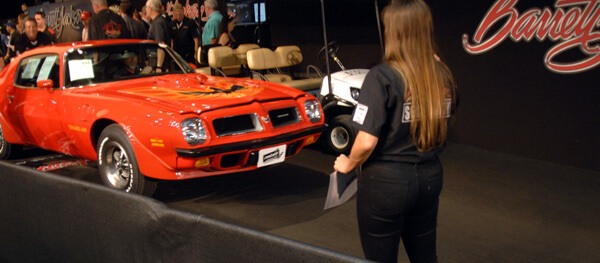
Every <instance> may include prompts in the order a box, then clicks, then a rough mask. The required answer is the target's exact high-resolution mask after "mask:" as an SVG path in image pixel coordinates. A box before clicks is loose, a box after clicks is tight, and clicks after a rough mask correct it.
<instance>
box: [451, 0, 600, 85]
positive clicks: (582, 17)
mask: <svg viewBox="0 0 600 263" xmlns="http://www.w3.org/2000/svg"><path fill="white" fill-rule="evenodd" d="M518 2H519V0H497V1H496V2H495V4H494V5H493V6H492V7H491V8H490V10H489V11H488V12H487V14H486V15H485V17H484V18H483V20H481V23H480V24H479V27H478V28H477V31H476V32H475V34H474V35H473V38H472V39H471V40H470V39H469V35H468V34H463V38H462V45H463V47H464V49H465V50H466V51H467V52H468V53H470V54H481V53H485V52H488V51H490V50H492V49H493V48H494V47H496V46H498V45H499V44H500V43H502V42H503V41H504V40H506V39H507V38H510V39H511V40H512V41H514V42H519V41H522V40H523V41H527V42H529V41H531V40H533V39H534V38H535V39H537V40H538V41H540V42H541V41H553V42H556V44H555V45H554V46H552V47H551V48H550V49H549V50H548V51H547V52H546V55H545V58H544V63H545V65H546V67H547V68H548V69H549V70H551V71H553V72H556V73H563V74H569V73H579V72H583V71H587V70H590V69H592V68H594V67H597V66H598V65H600V30H598V29H599V28H600V0H556V2H555V4H554V9H551V8H549V7H544V8H531V9H529V10H526V11H524V12H519V10H517V8H516V7H515V6H516V5H517V3H518ZM567 53H568V54H569V55H572V54H576V56H561V55H564V54H567ZM565 57H569V59H565Z"/></svg>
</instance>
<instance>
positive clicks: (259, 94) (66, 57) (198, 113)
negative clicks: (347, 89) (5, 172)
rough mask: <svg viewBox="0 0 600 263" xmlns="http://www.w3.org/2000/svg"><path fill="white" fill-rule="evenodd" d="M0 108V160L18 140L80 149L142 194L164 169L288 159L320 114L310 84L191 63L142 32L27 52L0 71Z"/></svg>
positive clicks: (182, 175) (109, 177) (177, 171)
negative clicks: (217, 71) (224, 72)
mask: <svg viewBox="0 0 600 263" xmlns="http://www.w3.org/2000/svg"><path fill="white" fill-rule="evenodd" d="M161 57H164V58H163V59H162V60H163V64H162V67H158V68H162V70H157V67H156V64H157V60H158V59H159V58H161ZM159 71H160V72H159ZM0 107H1V110H0V159H9V158H11V157H14V156H15V154H17V153H19V152H20V151H21V150H22V149H23V147H24V146H33V147H39V148H43V149H46V150H50V151H54V152H58V153H62V154H66V155H70V156H75V157H81V158H84V159H88V160H91V161H95V162H97V165H98V171H99V175H100V177H101V179H102V182H103V183H104V184H105V185H107V186H109V187H112V188H116V189H120V190H123V191H126V192H132V193H137V194H143V195H152V194H153V193H154V191H155V189H156V186H157V182H158V181H160V180H182V179H189V178H197V177H204V176H213V175H221V174H227V173H234V172H242V171H249V170H254V169H257V168H260V167H263V166H268V165H271V164H275V163H279V162H283V161H284V159H285V158H286V157H289V156H292V155H294V154H296V153H298V152H299V151H300V150H301V149H302V148H303V147H304V146H306V145H308V144H311V143H314V142H315V141H316V140H317V139H318V136H319V135H320V133H321V131H322V128H323V125H324V117H323V112H322V108H321V105H320V104H319V102H318V100H317V99H316V98H315V97H314V96H312V95H309V94H307V93H305V92H302V91H299V90H297V89H293V88H290V87H287V86H283V85H279V84H275V83H268V82H264V81H260V80H252V79H244V78H224V77H214V76H207V75H204V74H200V73H196V72H195V71H194V68H193V67H192V66H190V65H188V64H187V63H186V62H185V61H184V60H183V59H182V58H181V57H180V56H179V55H178V54H177V53H176V52H174V51H173V50H172V49H170V48H169V47H167V46H164V45H159V44H157V43H155V42H152V41H139V40H107V41H95V42H76V43H65V44H59V45H54V46H46V47H39V48H36V49H33V50H31V51H28V52H25V53H24V54H22V55H20V56H18V57H16V58H15V59H14V60H13V61H12V62H11V63H10V64H9V65H8V66H7V67H6V68H5V69H4V70H3V71H2V72H0Z"/></svg>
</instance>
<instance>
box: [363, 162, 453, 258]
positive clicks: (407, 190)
mask: <svg viewBox="0 0 600 263" xmlns="http://www.w3.org/2000/svg"><path fill="white" fill-rule="evenodd" d="M442 184H443V170H442V165H441V163H440V162H439V160H438V159H436V160H434V161H430V162H427V163H423V164H407V163H397V162H369V163H366V164H365V165H364V166H363V170H362V174H361V175H360V176H359V180H358V192H357V197H356V198H357V199H356V208H357V209H356V210H357V211H356V212H357V216H358V226H359V232H360V240H361V244H362V247H363V252H364V254H365V257H366V258H367V259H370V260H374V261H377V262H397V261H398V247H399V245H400V238H402V242H403V244H404V248H405V249H406V253H407V255H408V258H409V259H410V261H411V262H437V254H436V227H437V213H438V204H439V196H440V193H441V191H442Z"/></svg>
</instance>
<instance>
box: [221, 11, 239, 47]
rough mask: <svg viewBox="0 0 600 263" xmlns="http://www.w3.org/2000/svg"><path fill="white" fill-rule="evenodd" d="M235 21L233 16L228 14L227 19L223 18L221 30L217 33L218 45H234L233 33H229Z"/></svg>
mask: <svg viewBox="0 0 600 263" xmlns="http://www.w3.org/2000/svg"><path fill="white" fill-rule="evenodd" d="M235 23H236V19H235V17H234V16H230V17H229V18H228V19H227V20H225V19H223V21H222V22H221V28H220V30H219V31H220V32H221V34H220V35H219V45H221V46H228V47H235V38H233V35H232V34H231V32H233V29H234V28H235Z"/></svg>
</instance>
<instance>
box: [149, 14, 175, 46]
mask: <svg viewBox="0 0 600 263" xmlns="http://www.w3.org/2000/svg"><path fill="white" fill-rule="evenodd" d="M148 39H151V40H154V41H156V42H158V43H165V44H167V45H169V46H170V45H171V34H170V33H169V25H168V23H167V20H166V19H165V18H164V17H162V16H157V17H156V18H154V19H153V20H152V23H150V30H149V31H148Z"/></svg>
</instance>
